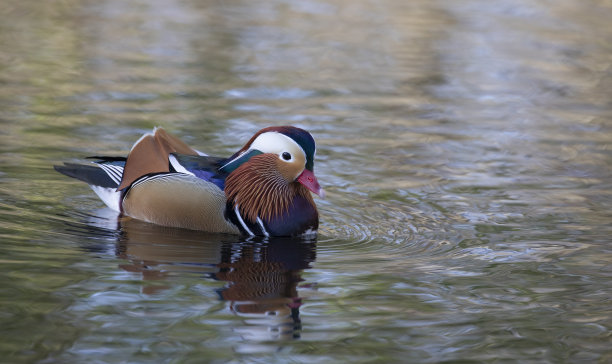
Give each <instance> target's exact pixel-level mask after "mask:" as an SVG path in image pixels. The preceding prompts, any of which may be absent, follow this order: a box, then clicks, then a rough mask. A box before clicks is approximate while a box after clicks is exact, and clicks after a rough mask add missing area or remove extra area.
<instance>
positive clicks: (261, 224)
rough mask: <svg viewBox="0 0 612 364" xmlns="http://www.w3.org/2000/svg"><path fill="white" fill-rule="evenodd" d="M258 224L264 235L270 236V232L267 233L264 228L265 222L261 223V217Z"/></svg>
mask: <svg viewBox="0 0 612 364" xmlns="http://www.w3.org/2000/svg"><path fill="white" fill-rule="evenodd" d="M257 223H258V224H259V227H260V228H261V231H263V233H264V235H265V236H270V234H268V232H267V231H266V228H265V227H264V224H263V221H261V219H260V218H259V216H257Z"/></svg>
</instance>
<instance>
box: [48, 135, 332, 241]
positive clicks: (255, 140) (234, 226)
mask: <svg viewBox="0 0 612 364" xmlns="http://www.w3.org/2000/svg"><path fill="white" fill-rule="evenodd" d="M314 156H315V142H314V139H313V138H312V136H311V135H310V133H308V132H307V131H305V130H303V129H300V128H296V127H293V126H273V127H267V128H264V129H262V130H260V131H258V132H257V133H255V135H253V137H251V139H250V140H249V141H248V142H247V143H246V144H245V145H244V146H243V147H242V148H241V149H240V150H238V151H237V152H236V153H235V154H234V155H232V156H231V157H229V158H220V157H212V156H207V155H206V154H204V153H202V152H200V151H197V150H195V149H193V148H191V147H190V146H188V145H187V144H185V143H184V142H183V141H181V140H180V139H178V138H177V137H175V136H173V135H171V134H169V133H168V132H166V131H165V130H164V129H162V128H159V127H158V128H155V129H153V131H152V132H150V133H147V134H145V135H143V136H142V137H141V138H140V139H139V140H138V141H137V142H136V143H135V144H134V146H133V147H132V149H131V150H130V152H129V154H128V156H127V158H125V157H99V156H96V157H89V158H90V159H94V160H95V162H93V163H89V164H75V163H64V165H61V166H55V169H56V170H57V171H58V172H60V173H63V174H65V175H67V176H69V177H73V178H76V179H79V180H81V181H84V182H86V183H87V184H89V186H90V187H91V188H92V189H93V190H94V192H95V193H96V194H97V195H98V196H99V197H100V198H101V199H102V201H104V203H105V204H106V205H107V206H108V207H110V208H111V209H113V210H116V211H118V212H120V213H122V214H124V215H127V216H130V217H132V218H135V219H139V220H144V221H147V222H150V223H154V224H158V225H164V226H171V227H178V228H186V229H192V230H203V231H208V232H218V233H234V234H243V235H258V236H298V235H311V234H314V233H316V231H317V228H318V226H319V214H318V212H317V207H316V205H315V202H314V200H313V198H312V195H311V194H310V191H312V192H314V193H315V194H317V195H319V196H320V197H324V194H325V193H324V191H323V189H321V187H320V186H319V182H318V181H317V178H316V177H315V175H314V172H313V170H314Z"/></svg>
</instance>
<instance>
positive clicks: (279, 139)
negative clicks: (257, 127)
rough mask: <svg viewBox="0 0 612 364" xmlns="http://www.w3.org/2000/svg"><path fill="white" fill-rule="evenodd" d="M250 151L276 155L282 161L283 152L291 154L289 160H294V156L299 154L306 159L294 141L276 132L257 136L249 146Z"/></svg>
mask: <svg viewBox="0 0 612 364" xmlns="http://www.w3.org/2000/svg"><path fill="white" fill-rule="evenodd" d="M251 149H257V150H259V151H261V152H263V153H274V154H278V155H279V157H280V158H281V159H283V158H282V154H283V152H288V153H289V154H291V159H294V155H295V154H298V153H301V155H302V156H303V157H304V159H306V153H304V150H303V149H302V147H300V145H299V144H298V143H296V142H295V140H293V139H291V138H289V137H288V136H286V135H284V134H281V133H277V132H267V133H263V134H261V135H259V136H258V137H257V138H255V140H254V141H253V143H252V144H251V147H250V148H249V150H251Z"/></svg>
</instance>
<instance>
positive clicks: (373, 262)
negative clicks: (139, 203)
mask: <svg viewBox="0 0 612 364" xmlns="http://www.w3.org/2000/svg"><path fill="white" fill-rule="evenodd" d="M610 19H612V1H610V0H582V1H579V0H556V1H533V0H531V1H530V0H502V1H495V2H492V1H483V0H460V1H444V0H438V1H430V0H354V1H343V0H313V1H310V0H295V1H290V0H269V1H253V0H250V1H237V0H226V1H196V0H164V1H161V0H127V1H126V0H102V1H91V0H51V1H31V0H2V2H1V3H0V240H1V243H0V282H1V283H0V357H2V358H4V359H2V360H6V361H7V362H11V363H20V362H41V363H51V362H87V363H96V362H156V363H159V362H185V363H187V362H228V361H233V362H263V363H271V362H279V363H284V362H296V363H298V362H308V363H311V362H329V363H338V362H348V361H351V362H364V363H366V362H367V363H370V362H419V363H426V362H431V363H433V362H441V361H448V362H454V361H460V360H466V361H497V360H500V361H505V360H508V361H520V362H538V363H543V362H551V363H559V362H609V361H612V345H611V330H612V310H611V309H610V307H611V302H610V297H612V279H611V278H612V245H611V240H612V239H611V238H610V236H612V210H611V208H610V206H612V99H611V98H610V95H612V22H611V21H610ZM283 124H291V125H296V126H299V127H302V128H305V129H307V130H309V131H310V132H311V133H312V134H313V136H314V138H315V140H316V142H317V160H316V162H315V172H316V174H317V176H318V178H319V181H320V182H321V184H322V186H323V187H324V188H325V189H326V191H327V193H328V198H327V199H326V200H320V199H316V202H317V204H318V206H319V210H320V214H321V229H320V234H319V237H318V239H316V240H314V241H295V240H293V241H257V240H244V239H240V238H238V237H232V236H215V235H210V234H203V233H194V232H189V231H182V230H178V229H164V228H158V227H154V226H150V225H148V224H143V223H138V222H134V221H131V222H125V221H121V220H118V219H117V216H116V215H113V214H112V213H110V212H109V210H107V209H105V208H104V205H103V204H102V203H101V202H100V201H99V200H98V199H97V197H96V196H95V195H94V194H93V192H91V191H90V190H89V189H88V187H87V186H86V185H84V184H82V183H79V182H77V181H73V180H69V179H67V178H65V177H64V176H61V175H59V174H58V173H56V172H55V171H54V170H53V168H52V165H53V164H58V163H61V162H64V161H77V160H81V159H82V158H84V157H86V156H90V155H104V154H106V155H125V154H126V153H127V151H128V150H129V148H130V147H131V145H132V144H133V143H134V141H136V140H137V139H138V138H139V137H140V135H142V134H143V133H144V132H147V131H149V130H150V129H151V128H152V127H154V126H163V127H165V128H166V129H167V130H169V131H170V132H172V133H174V134H175V135H177V136H179V137H181V138H182V139H183V140H185V141H186V142H187V143H189V144H190V145H192V146H194V147H195V148H197V149H199V150H202V151H204V152H207V153H209V154H212V155H219V156H229V155H231V154H232V153H233V152H234V151H236V150H237V149H238V148H239V147H240V146H241V145H242V144H243V143H244V142H245V141H247V140H248V138H249V137H250V136H251V135H252V134H253V133H254V132H256V131H257V130H258V129H260V128H263V127H266V126H269V125H283Z"/></svg>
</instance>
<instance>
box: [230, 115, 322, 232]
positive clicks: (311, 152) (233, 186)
mask: <svg viewBox="0 0 612 364" xmlns="http://www.w3.org/2000/svg"><path fill="white" fill-rule="evenodd" d="M315 151H316V147H315V142H314V139H313V138H312V136H311V135H310V133H308V132H307V131H305V130H303V129H300V128H296V127H293V126H273V127H268V128H265V129H262V130H260V131H258V132H257V133H256V134H255V135H254V136H253V137H252V138H251V139H250V140H249V141H248V142H247V143H246V144H245V145H244V146H243V147H242V148H241V149H240V150H239V151H238V152H236V153H235V154H234V155H233V156H232V157H230V158H229V159H228V160H227V162H226V163H225V164H224V165H223V166H222V167H221V168H220V169H221V170H222V171H224V172H226V173H229V175H228V177H227V179H226V184H225V193H226V197H227V198H228V201H231V203H232V204H233V205H234V207H236V206H240V210H241V212H242V214H243V216H245V217H246V218H247V219H248V220H250V221H252V222H254V221H256V219H257V218H262V219H264V220H268V221H269V220H271V219H274V218H277V217H278V216H281V215H283V214H285V213H286V212H287V211H288V210H290V209H291V205H292V204H294V203H296V198H302V199H305V201H307V202H308V204H312V206H314V202H313V201H312V197H311V195H310V193H309V192H308V191H312V192H313V193H315V194H317V195H319V196H320V197H324V195H325V192H324V191H323V189H322V188H321V187H320V185H319V182H318V181H317V178H316V177H315V174H314V156H315ZM298 202H299V201H298ZM315 212H316V208H315Z"/></svg>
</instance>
